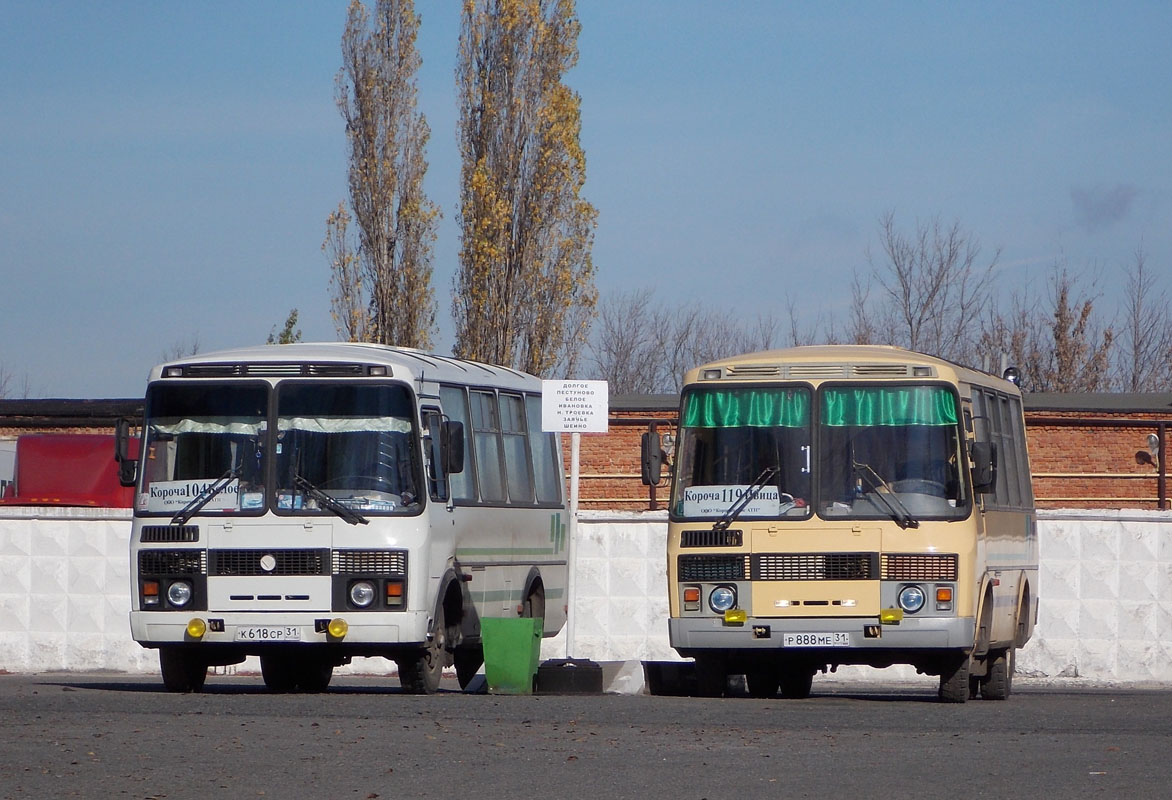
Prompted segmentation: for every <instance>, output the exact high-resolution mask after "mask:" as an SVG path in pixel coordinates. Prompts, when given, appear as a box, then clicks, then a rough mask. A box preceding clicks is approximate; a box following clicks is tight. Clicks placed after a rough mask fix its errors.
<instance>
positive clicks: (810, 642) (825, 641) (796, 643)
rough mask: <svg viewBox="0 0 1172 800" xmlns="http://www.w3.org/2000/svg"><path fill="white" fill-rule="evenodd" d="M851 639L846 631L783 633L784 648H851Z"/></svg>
mask: <svg viewBox="0 0 1172 800" xmlns="http://www.w3.org/2000/svg"><path fill="white" fill-rule="evenodd" d="M850 645H851V637H850V634H849V633H846V632H845V631H839V632H837V633H783V634H782V635H781V646H782V647H850Z"/></svg>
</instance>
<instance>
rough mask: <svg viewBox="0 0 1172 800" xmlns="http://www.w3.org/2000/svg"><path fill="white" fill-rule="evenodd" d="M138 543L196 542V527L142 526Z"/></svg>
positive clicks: (197, 528)
mask: <svg viewBox="0 0 1172 800" xmlns="http://www.w3.org/2000/svg"><path fill="white" fill-rule="evenodd" d="M139 541H140V542H151V543H157V542H198V541H199V526H198V525H143V526H142V532H141V533H140V534H139Z"/></svg>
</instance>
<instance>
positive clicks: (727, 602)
mask: <svg viewBox="0 0 1172 800" xmlns="http://www.w3.org/2000/svg"><path fill="white" fill-rule="evenodd" d="M736 604H737V590H736V589H735V588H734V587H732V586H717V587H716V588H715V589H713V590H712V594H710V595H708V607H709V608H711V609H712V610H713V611H715V612H716V613H717V614H723V613H724V612H726V611H728V610H729V609H731V608H733V607H734V606H736Z"/></svg>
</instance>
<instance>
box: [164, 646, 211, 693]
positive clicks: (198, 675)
mask: <svg viewBox="0 0 1172 800" xmlns="http://www.w3.org/2000/svg"><path fill="white" fill-rule="evenodd" d="M159 669H160V670H161V671H162V673H163V685H164V686H166V687H167V691H169V692H182V693H185V694H186V693H189V692H198V691H201V690H202V689H203V684H204V681H206V680H207V677H208V666H207V664H205V663H203V661H202V660H200V659H198V658H196V657H195V656H194V655H193V654H192V653H190V652H188V651H187V650H186V649H184V648H182V647H160V648H159Z"/></svg>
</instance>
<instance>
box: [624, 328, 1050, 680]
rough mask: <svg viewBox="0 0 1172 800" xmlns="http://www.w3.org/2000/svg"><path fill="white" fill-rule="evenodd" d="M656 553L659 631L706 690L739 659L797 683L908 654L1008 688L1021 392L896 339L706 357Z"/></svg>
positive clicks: (688, 389) (1032, 598) (1030, 551)
mask: <svg viewBox="0 0 1172 800" xmlns="http://www.w3.org/2000/svg"><path fill="white" fill-rule="evenodd" d="M656 438H657V437H649V438H648V439H646V440H645V451H644V461H645V463H647V462H648V461H649V460H650V461H651V462H652V463H654V462H655V460H656V458H657V455H658V453H659V447H660V444H659V442H658V441H656V440H655V439H656ZM649 451H650V452H649ZM650 473H651V474H650V475H648V476H646V477H647V479H648V480H650V481H654V480H656V479H657V478H658V475H657V473H658V465H657V464H656V467H655V469H653V470H650ZM667 554H668V583H669V590H670V598H669V600H670V621H669V637H670V642H671V645H672V646H673V647H674V648H675V649H676V650H677V651H678V652H679V653H680V654H681V655H682V656H685V657H693V658H695V661H696V668H697V675H698V677H699V681H700V689H701V691H702V693H705V694H720V693H723V691H724V688H725V685H726V679H727V676H728V675H729V674H743V675H745V676H746V678H747V682H748V688H749V691H750V693H751V694H753V695H756V696H762V697H772V696H774V695H776V694H777V693H778V691H779V690H780V692H781V694H782V696H784V697H805V696H807V695H808V694H809V693H810V689H811V684H812V680H813V676H814V675H815V673H816V672H818V671H820V670H827V669H834V668H836V667H838V666H839V665H847V664H857V665H869V666H873V667H885V666H889V665H892V664H911V665H913V666H915V667H916V668H917V669H918V670H919V671H920V672H923V673H927V674H930V675H938V676H939V697H940V699H941V700H944V701H946V702H964V701H965V700H967V699H969V698H970V697H976V696H978V695H979V696H980V697H982V698H984V699H991V700H1003V699H1005V698H1006V697H1007V696H1008V695H1009V692H1010V686H1011V681H1012V677H1013V663H1014V651H1015V649H1016V648H1019V647H1021V646H1023V645H1024V644H1025V643H1026V641H1028V640H1029V638H1030V635H1031V633H1032V631H1033V628H1034V624H1035V622H1036V619H1037V608H1038V607H1037V597H1038V595H1037V591H1038V540H1037V534H1036V529H1035V517H1034V503H1033V493H1032V491H1031V487H1030V471H1029V461H1028V459H1027V454H1026V441H1025V428H1024V422H1023V417H1022V405H1021V393H1020V392H1019V391H1018V389H1017V387H1016V386H1015V385H1014V384H1013V383H1011V382H1009V381H1006V380H1002V379H1000V378H997V377H994V376H992V375H986V374H984V373H980V372H976V371H973V370H969V369H965V368H963V367H960V366H958V365H956V364H952V363H949V362H947V361H942V360H940V359H938V358H932V357H929V356H924V355H919V354H917V353H912V352H909V351H907V350H902V349H899V348H894V347H851V346H828V347H801V348H792V349H788V350H774V351H769V352H762V353H752V354H748V355H743V356H737V357H734V358H728V359H725V360H721V361H716V362H713V363H711V364H705V365H703V366H701V367H698V368H696V369H694V370H692V371H690V372H689V373H688V374H687V375H686V376H685V383H684V388H683V393H682V396H681V411H680V421H679V435H678V440H677V444H676V450H675V460H674V464H673V481H672V494H671V505H670V522H669V532H668V546H667Z"/></svg>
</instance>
